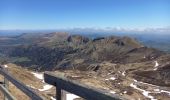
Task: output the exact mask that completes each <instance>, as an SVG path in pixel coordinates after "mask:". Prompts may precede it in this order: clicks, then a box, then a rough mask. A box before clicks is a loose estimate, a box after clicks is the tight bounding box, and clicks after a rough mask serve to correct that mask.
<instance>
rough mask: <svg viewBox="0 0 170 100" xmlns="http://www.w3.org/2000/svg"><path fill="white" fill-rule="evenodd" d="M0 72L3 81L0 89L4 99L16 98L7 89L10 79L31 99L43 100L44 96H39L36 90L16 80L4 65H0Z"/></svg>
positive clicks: (13, 99)
mask: <svg viewBox="0 0 170 100" xmlns="http://www.w3.org/2000/svg"><path fill="white" fill-rule="evenodd" d="M0 74H1V75H2V76H4V81H3V82H1V84H0V90H1V91H2V92H3V94H4V96H5V100H17V99H16V98H15V97H14V96H13V95H12V94H11V93H10V92H9V90H8V84H9V82H8V81H10V82H11V83H12V84H14V85H15V86H16V87H17V88H18V89H20V90H21V91H22V92H23V93H25V94H26V95H27V96H29V97H30V99H32V100H45V98H44V97H42V96H40V95H39V94H37V93H36V92H34V91H33V90H32V89H31V88H29V87H28V86H26V85H25V84H23V83H22V82H20V81H19V80H17V79H16V78H15V77H13V76H12V75H11V74H9V73H8V71H7V70H6V69H4V67H2V66H0Z"/></svg>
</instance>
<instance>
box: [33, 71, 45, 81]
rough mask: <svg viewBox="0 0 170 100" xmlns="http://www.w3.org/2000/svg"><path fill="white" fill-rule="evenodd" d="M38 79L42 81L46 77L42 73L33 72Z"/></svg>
mask: <svg viewBox="0 0 170 100" xmlns="http://www.w3.org/2000/svg"><path fill="white" fill-rule="evenodd" d="M31 73H32V74H33V75H34V76H35V77H36V78H38V79H40V80H44V75H43V74H41V73H35V72H31Z"/></svg>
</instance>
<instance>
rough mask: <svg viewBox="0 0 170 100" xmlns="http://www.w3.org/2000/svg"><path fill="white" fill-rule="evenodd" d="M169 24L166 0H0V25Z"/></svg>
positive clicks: (104, 26) (100, 26) (128, 25)
mask: <svg viewBox="0 0 170 100" xmlns="http://www.w3.org/2000/svg"><path fill="white" fill-rule="evenodd" d="M106 27H112V28H116V27H120V28H139V29H140V28H164V27H170V0H0V29H63V28H64V29H67V28H106Z"/></svg>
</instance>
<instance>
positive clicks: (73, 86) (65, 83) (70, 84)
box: [44, 72, 125, 100]
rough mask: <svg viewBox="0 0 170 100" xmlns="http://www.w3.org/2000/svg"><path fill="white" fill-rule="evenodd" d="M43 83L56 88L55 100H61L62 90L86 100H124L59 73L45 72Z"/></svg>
mask: <svg viewBox="0 0 170 100" xmlns="http://www.w3.org/2000/svg"><path fill="white" fill-rule="evenodd" d="M44 79H45V82H46V83H48V84H51V85H54V86H55V87H56V98H57V100H62V92H61V91H62V90H65V91H68V92H70V93H73V94H75V95H78V96H80V97H82V98H84V99H86V100H125V99H124V98H122V97H120V96H118V95H116V94H111V93H109V92H108V91H105V90H100V89H96V88H94V87H90V86H87V85H85V84H82V83H79V82H77V81H74V80H70V79H68V78H66V77H65V75H64V73H61V72H55V73H52V72H45V73H44Z"/></svg>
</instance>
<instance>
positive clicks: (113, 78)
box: [105, 77, 116, 81]
mask: <svg viewBox="0 0 170 100" xmlns="http://www.w3.org/2000/svg"><path fill="white" fill-rule="evenodd" d="M115 79H116V78H115V77H110V78H109V79H105V80H106V81H108V80H115Z"/></svg>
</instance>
